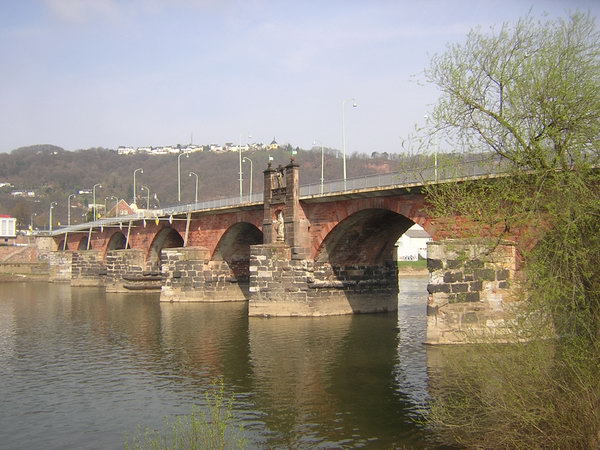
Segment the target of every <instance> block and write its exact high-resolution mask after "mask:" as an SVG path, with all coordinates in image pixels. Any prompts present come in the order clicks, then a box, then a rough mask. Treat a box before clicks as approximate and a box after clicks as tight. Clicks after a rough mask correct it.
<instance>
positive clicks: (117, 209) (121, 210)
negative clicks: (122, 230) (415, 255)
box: [106, 199, 135, 217]
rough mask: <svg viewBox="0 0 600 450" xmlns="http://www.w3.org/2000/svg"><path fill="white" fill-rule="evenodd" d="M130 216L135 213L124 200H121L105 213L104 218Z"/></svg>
mask: <svg viewBox="0 0 600 450" xmlns="http://www.w3.org/2000/svg"><path fill="white" fill-rule="evenodd" d="M131 214H135V211H134V210H133V208H132V207H131V206H129V204H128V203H127V202H126V201H125V200H123V199H121V200H119V201H118V202H117V204H116V205H115V206H113V208H112V209H111V210H110V211H108V212H107V213H106V217H121V216H129V215H131Z"/></svg>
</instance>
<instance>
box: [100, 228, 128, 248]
mask: <svg viewBox="0 0 600 450" xmlns="http://www.w3.org/2000/svg"><path fill="white" fill-rule="evenodd" d="M126 243H127V238H126V237H125V235H124V234H123V233H121V232H120V231H117V232H116V233H115V234H113V235H112V236H111V237H110V240H109V241H108V245H107V246H106V251H110V250H123V249H125V244H126ZM127 248H131V246H130V245H129V244H127Z"/></svg>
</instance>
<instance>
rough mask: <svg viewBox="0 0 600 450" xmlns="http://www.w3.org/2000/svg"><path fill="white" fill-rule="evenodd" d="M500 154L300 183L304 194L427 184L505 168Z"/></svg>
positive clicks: (497, 171)
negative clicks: (458, 161) (497, 156)
mask: <svg viewBox="0 0 600 450" xmlns="http://www.w3.org/2000/svg"><path fill="white" fill-rule="evenodd" d="M502 166H503V165H502V164H501V162H500V161H499V160H498V159H497V158H490V157H486V158H481V159H476V160H472V161H467V162H460V163H455V164H444V165H443V166H441V165H440V166H435V165H432V166H428V167H414V168H410V169H406V170H403V171H401V172H392V173H384V174H377V175H369V176H366V177H360V178H348V179H346V180H345V181H344V180H335V181H329V182H327V183H323V186H321V183H312V184H308V185H304V186H301V187H300V196H301V197H303V196H312V195H320V194H323V195H325V194H332V193H337V192H346V191H354V190H359V189H367V188H378V187H387V186H394V185H410V184H425V183H432V182H438V181H447V180H452V179H460V178H468V177H477V176H482V175H492V174H497V173H501V172H502V171H504V170H505V168H504V167H502Z"/></svg>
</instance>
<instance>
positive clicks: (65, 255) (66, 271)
mask: <svg viewBox="0 0 600 450" xmlns="http://www.w3.org/2000/svg"><path fill="white" fill-rule="evenodd" d="M46 261H47V262H48V265H49V270H48V281H50V282H51V283H70V282H71V264H72V261H73V253H72V252H47V253H46Z"/></svg>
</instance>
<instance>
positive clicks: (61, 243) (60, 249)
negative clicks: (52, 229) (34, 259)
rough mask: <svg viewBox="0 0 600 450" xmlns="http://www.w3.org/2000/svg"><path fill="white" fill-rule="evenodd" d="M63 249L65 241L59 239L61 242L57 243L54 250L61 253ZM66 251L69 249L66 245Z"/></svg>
mask: <svg viewBox="0 0 600 450" xmlns="http://www.w3.org/2000/svg"><path fill="white" fill-rule="evenodd" d="M64 248H65V240H64V239H61V240H60V241H59V242H58V246H57V247H56V249H57V250H58V251H59V252H62V251H63V249H64ZM68 249H69V248H68V245H67V248H66V250H68Z"/></svg>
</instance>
